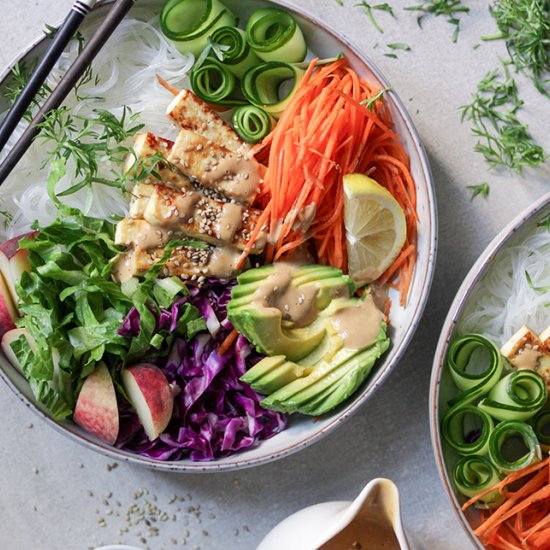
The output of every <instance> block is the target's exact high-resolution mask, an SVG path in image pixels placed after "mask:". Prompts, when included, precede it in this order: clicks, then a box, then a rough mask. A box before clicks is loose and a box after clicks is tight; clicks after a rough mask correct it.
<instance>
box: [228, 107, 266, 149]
mask: <svg viewBox="0 0 550 550" xmlns="http://www.w3.org/2000/svg"><path fill="white" fill-rule="evenodd" d="M274 124H275V119H274V118H273V117H272V116H271V115H270V114H269V113H268V112H267V111H264V110H263V109H262V108H261V107H257V106H256V105H243V106H242V107H239V108H238V109H236V110H235V112H234V113H233V128H235V131H236V132H237V134H239V136H241V137H242V138H243V139H244V141H246V142H247V143H257V142H258V141H260V140H262V139H263V138H264V137H265V136H267V134H269V132H271V130H272V128H273V126H274Z"/></svg>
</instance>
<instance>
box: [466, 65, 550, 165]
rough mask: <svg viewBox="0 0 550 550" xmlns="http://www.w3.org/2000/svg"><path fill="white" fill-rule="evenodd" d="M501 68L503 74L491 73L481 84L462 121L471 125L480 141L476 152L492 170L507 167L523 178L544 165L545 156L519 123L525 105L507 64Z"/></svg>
mask: <svg viewBox="0 0 550 550" xmlns="http://www.w3.org/2000/svg"><path fill="white" fill-rule="evenodd" d="M502 67H503V71H502V72H501V71H500V70H499V69H495V70H493V71H490V72H489V73H487V74H486V75H485V77H484V78H483V80H481V82H480V83H479V84H478V86H477V91H476V92H475V93H474V94H473V95H472V102H471V103H470V104H468V105H464V106H463V107H462V121H463V122H464V121H465V120H469V121H471V122H472V124H473V128H472V133H473V134H474V135H475V136H476V137H477V138H478V141H477V143H476V146H475V150H476V151H477V152H479V153H481V154H482V155H483V156H484V157H485V160H486V161H487V162H488V163H489V165H490V166H491V167H493V168H495V167H497V166H505V167H507V168H508V169H510V170H512V171H514V172H517V173H518V174H521V173H522V172H523V169H524V168H525V167H534V166H538V165H539V164H542V163H543V162H544V161H545V160H546V154H545V152H544V150H543V148H542V147H541V146H540V145H538V144H537V143H536V142H535V141H534V139H533V137H532V136H531V134H530V133H529V128H528V127H527V125H526V124H523V123H522V122H521V121H520V120H519V118H518V116H517V112H518V110H519V109H521V107H522V106H523V101H522V100H521V99H520V97H519V94H518V89H517V85H516V82H515V80H514V79H513V78H512V76H511V75H510V71H509V70H508V66H507V64H506V63H503V64H502Z"/></svg>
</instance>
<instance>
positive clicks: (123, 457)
mask: <svg viewBox="0 0 550 550" xmlns="http://www.w3.org/2000/svg"><path fill="white" fill-rule="evenodd" d="M113 1H114V0H103V1H101V0H100V2H98V3H97V4H96V6H95V7H94V8H93V10H99V9H102V8H105V7H106V6H108V5H109V4H111V3H113ZM265 1H266V2H267V3H271V4H275V5H278V6H281V7H283V8H285V9H286V10H288V11H289V12H291V13H294V14H297V15H299V16H300V17H302V18H303V19H306V20H307V21H308V22H310V23H312V24H313V25H314V26H315V27H317V28H319V29H321V30H323V31H324V32H325V33H327V34H329V35H331V36H332V37H333V38H335V39H336V40H337V41H338V42H339V43H340V44H342V45H343V46H345V47H346V48H348V49H349V50H350V51H351V52H352V53H353V54H354V55H355V56H356V57H357V59H358V60H359V61H360V62H361V63H362V64H364V65H365V66H366V67H368V69H369V70H370V71H371V72H372V74H373V76H374V77H375V78H376V79H377V80H378V81H379V82H380V84H381V85H382V87H384V88H389V92H388V93H389V94H391V97H392V101H393V102H394V104H395V107H396V110H397V111H398V112H399V115H400V116H401V118H402V120H403V124H404V126H405V127H406V128H407V130H408V132H409V134H410V136H411V141H412V143H413V147H414V150H415V153H416V154H417V155H418V159H419V169H420V171H421V173H422V174H423V176H424V178H425V180H426V194H427V202H428V209H427V216H426V217H427V218H428V219H427V220H426V227H427V233H428V235H427V239H426V241H427V245H428V250H427V253H428V258H427V260H426V268H425V271H424V273H420V274H418V275H416V277H420V279H421V296H420V298H419V300H418V302H417V303H416V304H415V310H414V312H413V313H412V315H411V319H412V322H411V323H410V324H409V326H408V327H407V328H406V330H405V332H404V335H403V338H402V340H401V343H400V347H399V349H398V350H397V351H396V353H395V355H394V357H393V358H392V360H391V361H390V362H389V363H388V364H387V365H386V367H385V368H384V369H383V370H378V371H376V373H375V374H374V376H373V379H372V380H371V381H370V383H369V386H368V388H367V389H365V390H364V393H363V395H358V396H357V398H356V399H355V400H354V401H353V402H351V403H350V404H349V405H348V406H346V407H345V408H344V409H343V410H342V411H341V412H340V413H339V414H338V415H337V416H335V418H334V419H332V421H331V422H330V423H329V424H327V425H326V426H325V427H323V428H321V429H319V430H317V431H315V432H313V433H312V434H310V435H309V436H307V438H305V439H303V440H301V441H299V442H296V443H293V444H290V445H288V446H287V447H286V448H284V449H279V450H277V451H272V452H270V453H268V454H265V455H264V456H260V457H257V458H250V459H244V460H239V459H238V457H239V454H236V455H234V456H235V460H232V461H228V462H224V463H223V464H219V463H216V461H212V462H161V461H156V460H153V459H150V458H147V457H144V456H141V455H137V454H135V453H130V452H128V451H124V450H122V449H117V448H115V447H113V446H110V445H107V444H105V443H104V442H102V441H100V440H98V439H96V438H93V436H90V437H89V438H88V437H85V436H84V435H83V434H80V433H77V432H74V431H72V430H69V429H67V428H66V427H65V423H64V422H56V421H55V420H53V419H52V418H50V417H49V416H48V415H47V414H45V412H44V411H43V410H41V409H40V408H38V407H37V406H36V405H35V404H34V403H33V402H32V401H30V400H29V399H27V397H26V396H25V395H23V394H22V393H21V392H20V391H19V390H18V388H17V387H16V386H15V384H14V383H13V382H12V381H11V380H10V378H9V376H8V375H7V374H6V373H5V372H4V371H3V370H2V369H1V368H0V378H2V380H3V381H4V382H5V383H6V384H7V385H8V386H9V387H10V389H11V390H12V391H13V392H14V393H15V395H16V396H17V397H18V398H19V399H20V400H21V402H23V403H24V404H25V405H26V406H27V407H28V408H30V409H31V410H32V411H33V412H34V413H35V414H37V415H39V416H40V417H41V418H42V420H44V421H45V422H46V423H47V424H49V425H50V426H52V427H53V428H54V429H55V430H56V431H58V432H59V433H61V434H62V435H64V436H66V437H68V438H70V439H72V440H74V441H76V442H78V443H80V444H81V445H83V446H85V447H88V448H91V449H92V450H94V451H96V452H99V453H101V454H103V455H105V456H107V457H109V458H111V459H114V460H117V461H121V462H129V463H134V464H139V465H140V466H145V467H148V468H151V469H155V470H162V471H172V472H181V473H204V472H207V473H216V472H221V471H233V470H239V469H243V468H249V467H253V466H260V465H262V464H267V463H269V462H273V461H275V460H278V459H280V458H283V457H285V456H289V455H291V454H294V453H296V452H298V451H300V450H302V449H305V448H306V447H309V446H310V445H312V444H314V443H317V442H319V441H320V440H321V439H322V438H323V437H324V436H326V435H328V434H329V433H331V432H332V431H333V430H334V429H335V428H336V427H337V426H338V425H339V424H341V423H342V422H344V421H345V420H347V419H349V418H350V417H351V416H352V415H353V414H355V413H356V412H357V411H358V410H359V409H360V408H361V407H362V406H363V405H364V404H365V402H366V401H367V400H368V399H369V398H370V397H371V396H372V395H373V394H374V393H375V392H376V390H377V389H378V388H379V386H380V385H381V384H382V383H383V382H384V381H385V380H386V378H387V377H388V376H389V374H390V373H391V372H392V371H393V370H394V369H395V367H396V365H397V363H398V362H399V361H400V360H401V358H402V357H403V355H404V354H405V352H406V350H407V348H408V346H409V343H410V341H411V339H412V337H413V335H414V333H415V332H416V329H417V328H418V325H419V323H420V320H421V318H422V314H423V312H424V309H425V307H426V303H427V301H428V298H429V296H430V290H431V286H432V283H433V277H434V272H435V262H436V256H437V235H438V214H437V201H436V196H435V187H434V181H433V176H432V172H431V168H430V164H429V161H428V155H427V152H426V149H425V147H424V145H423V143H422V141H421V140H420V135H419V133H418V131H417V129H416V127H415V125H414V123H413V121H412V119H411V116H410V114H409V113H408V111H407V109H406V107H405V104H404V103H403V101H402V100H401V98H400V97H399V96H398V95H397V93H395V91H394V90H393V89H391V87H390V86H389V83H388V82H387V80H386V79H385V77H384V76H383V75H382V73H381V71H380V70H379V69H378V67H377V66H376V65H375V64H374V63H373V61H372V60H371V59H370V58H369V57H368V56H367V55H366V54H364V53H363V51H362V50H361V49H360V48H358V47H356V46H354V45H353V44H352V43H351V42H350V41H348V39H347V38H346V37H345V36H344V35H343V34H341V33H340V32H339V31H336V30H334V29H332V28H331V26H330V25H329V24H326V23H325V22H324V21H322V20H321V19H320V18H319V17H317V16H316V15H314V14H313V13H312V12H311V11H310V10H308V9H307V8H304V7H302V6H295V5H293V4H291V3H290V2H288V1H287V0H265ZM44 40H46V37H45V36H43V37H40V38H37V39H36V40H35V41H34V42H32V43H31V44H30V45H29V46H27V47H26V48H25V49H23V50H22V52H21V53H20V54H19V55H17V56H16V57H15V58H14V60H13V61H12V62H11V63H10V64H9V65H8V66H7V67H6V70H4V71H3V72H2V73H1V74H0V86H2V85H3V84H4V82H5V80H6V78H7V77H8V76H9V74H10V72H11V69H12V67H13V66H14V65H15V64H16V63H17V62H18V61H20V60H21V59H23V58H24V57H25V56H27V55H28V54H29V53H31V52H32V51H33V50H34V49H35V48H37V47H38V46H39V45H40V44H42V43H43V42H44Z"/></svg>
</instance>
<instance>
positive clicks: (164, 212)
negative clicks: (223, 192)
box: [130, 184, 267, 254]
mask: <svg viewBox="0 0 550 550" xmlns="http://www.w3.org/2000/svg"><path fill="white" fill-rule="evenodd" d="M133 193H134V196H135V197H136V198H135V199H134V200H133V202H132V204H131V206H130V216H131V217H133V218H143V219H144V220H145V221H147V222H148V223H149V224H151V225H153V226H156V227H157V226H158V227H164V228H167V229H170V230H172V231H173V232H174V233H175V234H180V235H186V236H189V237H193V238H197V239H200V240H204V241H206V242H208V243H210V244H214V245H221V246H223V245H231V246H235V247H236V248H238V249H239V250H244V248H245V246H246V244H247V242H248V241H249V240H250V234H251V232H252V231H253V230H254V228H255V226H256V224H257V223H258V219H259V217H260V214H261V212H260V211H259V210H256V209H253V208H246V207H244V206H243V205H240V204H235V203H230V202H229V203H228V202H220V201H217V200H214V199H211V198H208V197H204V196H203V195H201V194H200V193H197V192H195V191H180V190H176V189H172V188H171V187H168V186H165V185H148V184H140V185H136V187H135V188H134V192H133ZM266 242H267V227H265V228H263V229H262V230H260V233H259V236H258V238H257V239H256V243H255V245H254V248H253V249H252V253H255V254H259V253H260V252H262V250H263V248H264V246H265V244H266Z"/></svg>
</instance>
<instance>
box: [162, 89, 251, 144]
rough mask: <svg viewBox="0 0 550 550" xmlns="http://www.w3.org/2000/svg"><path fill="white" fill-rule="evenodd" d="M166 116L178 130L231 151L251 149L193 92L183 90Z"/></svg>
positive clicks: (169, 107)
mask: <svg viewBox="0 0 550 550" xmlns="http://www.w3.org/2000/svg"><path fill="white" fill-rule="evenodd" d="M166 115H167V116H168V118H170V119H171V120H172V121H173V122H174V124H175V125H176V126H177V127H178V128H181V129H182V130H189V131H191V132H195V133H197V134H200V135H201V136H204V137H205V138H206V139H207V140H210V141H213V142H215V143H218V144H219V145H223V146H224V147H226V148H227V149H229V150H230V151H234V152H238V151H240V152H243V153H244V152H246V151H248V150H249V148H250V147H249V145H248V144H246V143H245V142H244V141H243V140H242V139H241V138H240V137H239V136H238V134H237V133H236V132H235V130H233V128H231V126H229V124H227V122H225V120H223V118H221V117H220V116H219V115H218V114H217V113H216V112H215V111H213V110H212V108H211V107H210V106H209V105H208V103H206V102H204V101H203V100H202V99H199V98H198V97H197V96H196V95H195V94H194V93H193V92H192V91H191V90H182V91H181V92H180V93H179V94H178V95H177V96H176V97H175V98H174V100H173V101H172V103H170V105H168V108H167V110H166Z"/></svg>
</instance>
